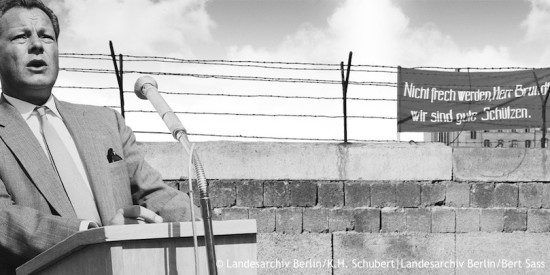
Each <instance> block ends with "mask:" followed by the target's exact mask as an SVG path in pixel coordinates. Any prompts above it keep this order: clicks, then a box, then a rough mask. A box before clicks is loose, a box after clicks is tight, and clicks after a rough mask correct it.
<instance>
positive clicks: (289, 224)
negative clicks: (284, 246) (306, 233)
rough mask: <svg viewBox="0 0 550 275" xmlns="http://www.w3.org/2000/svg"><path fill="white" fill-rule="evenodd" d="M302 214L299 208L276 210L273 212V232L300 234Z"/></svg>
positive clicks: (301, 209)
mask: <svg viewBox="0 0 550 275" xmlns="http://www.w3.org/2000/svg"><path fill="white" fill-rule="evenodd" d="M302 212H303V208H300V207H287V208H278V209H277V210H276V211H275V224H276V225H275V230H276V231H277V232H278V233H288V234H300V233H302V222H303V221H302Z"/></svg>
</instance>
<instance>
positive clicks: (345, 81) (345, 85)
mask: <svg viewBox="0 0 550 275" xmlns="http://www.w3.org/2000/svg"><path fill="white" fill-rule="evenodd" d="M352 55H353V53H352V52H349V57H348V67H347V72H346V76H345V77H344V62H343V61H342V62H340V71H341V73H342V92H343V96H342V99H343V104H344V106H343V109H344V143H348V106H347V97H348V84H349V73H350V71H351V57H352Z"/></svg>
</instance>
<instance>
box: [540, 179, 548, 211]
mask: <svg viewBox="0 0 550 275" xmlns="http://www.w3.org/2000/svg"><path fill="white" fill-rule="evenodd" d="M542 208H546V209H548V208H550V184H548V183H544V184H543V185H542Z"/></svg>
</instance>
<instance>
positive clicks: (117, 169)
mask: <svg viewBox="0 0 550 275" xmlns="http://www.w3.org/2000/svg"><path fill="white" fill-rule="evenodd" d="M107 167H108V169H107V170H108V171H109V179H110V181H111V182H112V185H113V192H114V193H113V195H114V199H115V202H116V205H117V207H123V206H128V205H131V204H132V191H131V188H130V177H129V176H128V167H127V166H126V161H124V160H119V161H115V162H112V163H109V164H108V166H107Z"/></svg>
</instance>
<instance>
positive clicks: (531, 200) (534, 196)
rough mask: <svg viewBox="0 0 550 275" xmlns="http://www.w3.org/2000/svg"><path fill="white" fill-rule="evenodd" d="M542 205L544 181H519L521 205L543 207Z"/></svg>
mask: <svg viewBox="0 0 550 275" xmlns="http://www.w3.org/2000/svg"><path fill="white" fill-rule="evenodd" d="M541 206H542V183H540V182H525V183H519V207H525V208H541Z"/></svg>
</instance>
